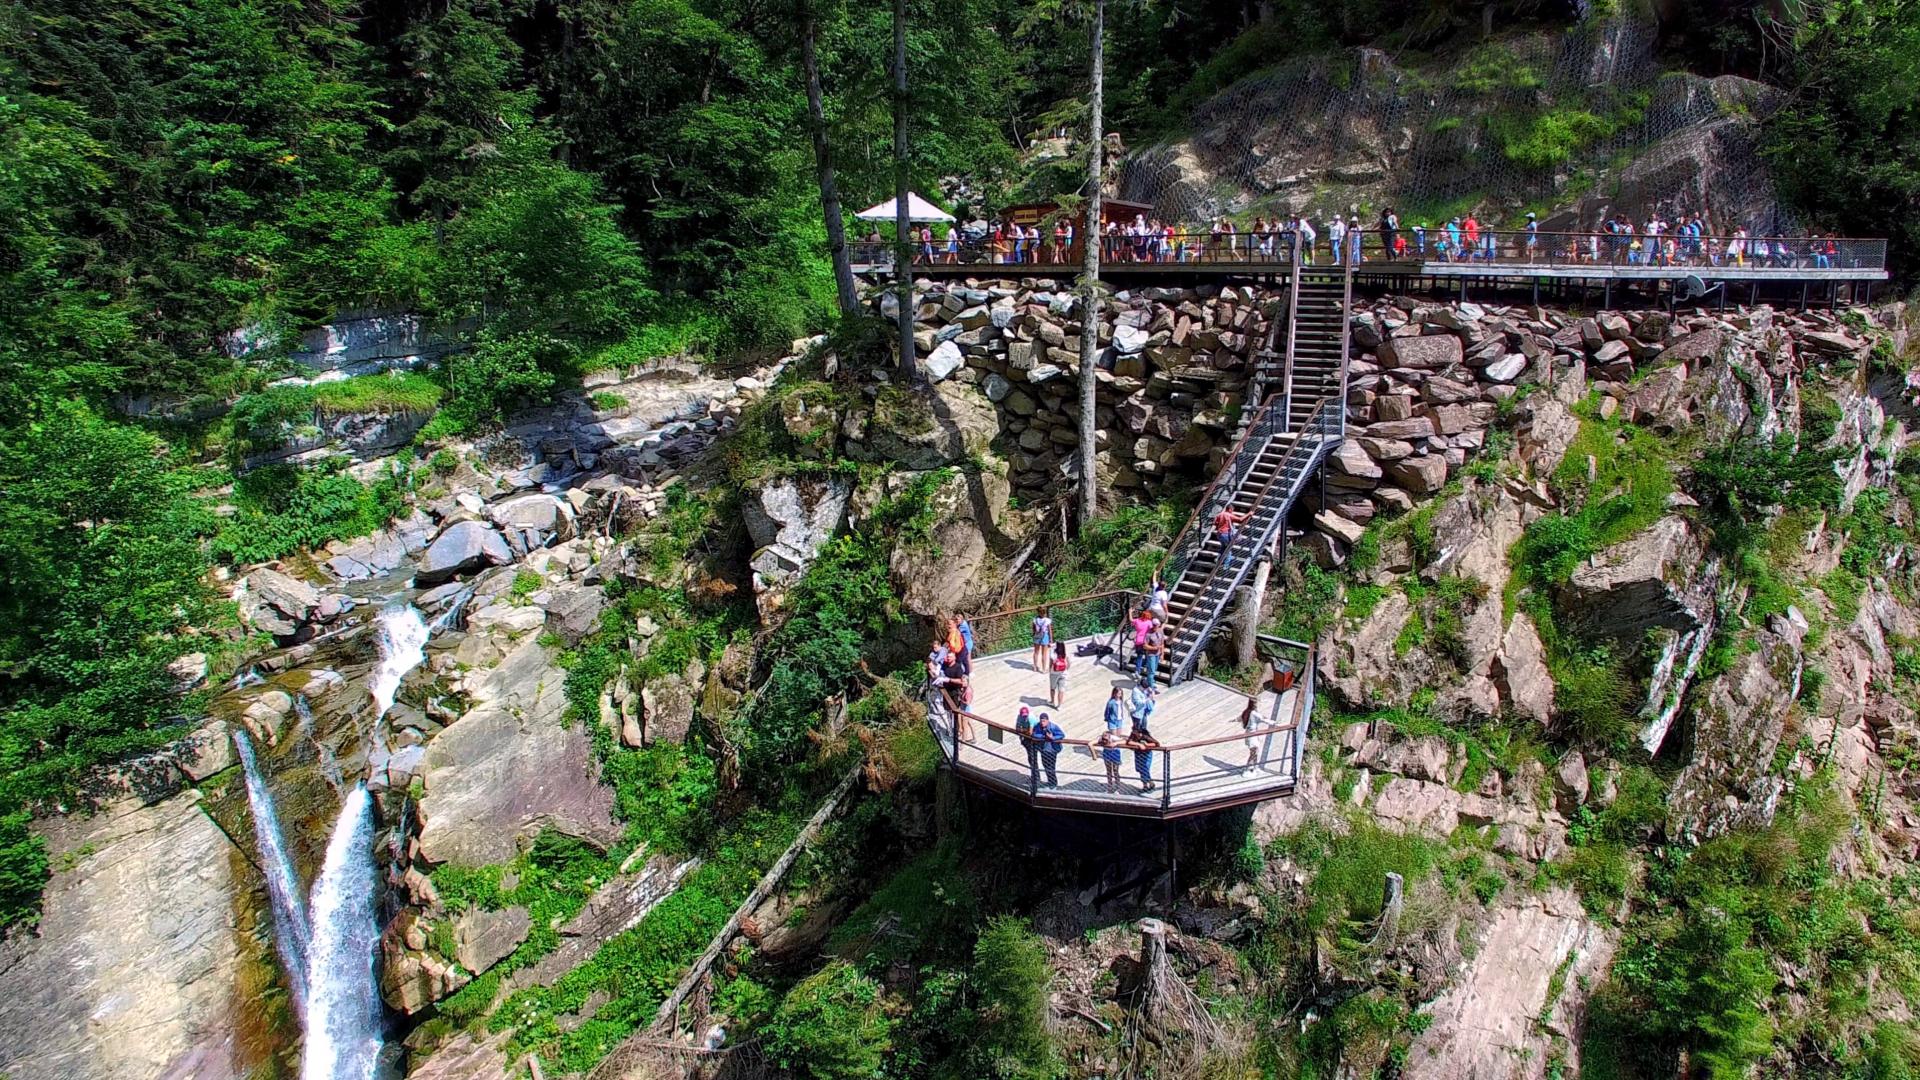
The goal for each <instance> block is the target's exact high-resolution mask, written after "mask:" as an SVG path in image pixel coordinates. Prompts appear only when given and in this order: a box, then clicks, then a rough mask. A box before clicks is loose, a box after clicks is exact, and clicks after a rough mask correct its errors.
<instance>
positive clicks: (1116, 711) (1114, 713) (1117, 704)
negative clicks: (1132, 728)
mask: <svg viewBox="0 0 1920 1080" xmlns="http://www.w3.org/2000/svg"><path fill="white" fill-rule="evenodd" d="M1125 694H1126V691H1125V690H1123V689H1121V688H1120V687H1118V686H1116V687H1114V688H1113V693H1112V694H1111V695H1109V696H1108V697H1107V714H1106V721H1107V730H1108V731H1112V732H1116V733H1117V732H1118V731H1119V730H1120V726H1121V721H1122V720H1124V719H1126V716H1127V702H1126V698H1125V696H1124V695H1125Z"/></svg>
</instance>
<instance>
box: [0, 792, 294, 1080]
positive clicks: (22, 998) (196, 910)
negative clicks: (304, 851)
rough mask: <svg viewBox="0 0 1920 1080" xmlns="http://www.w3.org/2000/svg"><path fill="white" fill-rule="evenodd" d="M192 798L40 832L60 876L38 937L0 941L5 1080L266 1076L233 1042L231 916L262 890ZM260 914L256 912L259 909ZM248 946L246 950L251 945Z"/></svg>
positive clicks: (237, 1002) (119, 808)
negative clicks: (253, 894) (253, 893)
mask: <svg viewBox="0 0 1920 1080" xmlns="http://www.w3.org/2000/svg"><path fill="white" fill-rule="evenodd" d="M200 799H201V795H200V792H199V791H197V790H194V789H188V790H187V791H185V792H183V793H181V794H179V795H175V796H173V797H172V798H169V799H166V800H164V801H162V802H158V803H155V804H153V805H151V806H148V805H143V804H142V803H141V802H140V801H139V800H127V801H125V802H119V803H114V804H112V805H109V806H107V807H105V808H103V809H101V810H99V811H97V812H95V813H94V814H92V815H91V816H80V815H75V816H71V817H64V816H63V817H57V818H52V819H49V820H48V821H46V822H44V823H42V824H41V825H39V826H36V828H37V829H39V830H40V831H41V833H42V835H43V836H44V837H45V839H46V841H47V847H48V854H49V855H50V856H52V860H53V866H54V867H55V870H54V873H53V876H52V878H51V879H50V880H49V881H48V883H47V889H46V894H45V899H44V902H43V906H42V909H41V916H40V925H39V927H38V932H37V933H31V934H29V933H16V934H13V935H11V936H10V937H9V938H8V939H7V940H6V941H5V942H4V943H0V1074H3V1075H6V1076H8V1077H13V1078H15V1080H125V1078H128V1077H197V1078H204V1080H239V1078H240V1077H243V1076H251V1075H255V1070H256V1068H257V1069H271V1066H270V1065H269V1064H268V1063H267V1062H266V1061H265V1060H264V1059H262V1058H260V1057H259V1056H258V1051H254V1050H249V1049H248V1048H246V1047H245V1046H244V1045H242V1044H241V1043H238V1042H236V1040H235V1039H234V1035H233V1033H234V1031H235V1030H237V1029H239V1028H240V1027H241V1026H242V1025H244V1024H245V1023H247V1022H248V1021H247V1017H246V1016H245V1015H243V1013H242V1008H241V1002H242V1000H243V999H242V997H241V996H240V995H238V994H237V993H236V987H237V986H239V985H240V982H239V980H240V979H241V972H242V968H243V966H244V965H245V964H246V963H247V961H245V959H244V957H243V949H242V939H241V932H240V931H239V930H237V929H236V928H235V925H234V912H235V910H236V908H237V907H238V906H239V905H241V904H243V903H244V902H245V901H244V899H243V898H244V897H245V896H247V895H248V894H249V893H251V892H252V891H253V890H255V889H258V888H260V885H259V882H258V878H253V879H252V880H248V879H247V878H246V877H242V876H240V875H242V874H244V873H247V861H246V859H244V858H242V857H240V856H239V855H237V854H236V853H235V851H234V847H233V842H232V841H231V840H230V839H229V838H228V837H227V836H225V835H223V834H222V833H221V831H220V829H219V827H218V826H216V825H215V824H214V821H213V819H212V818H211V817H210V816H208V815H207V814H206V813H205V812H204V811H203V810H202V809H201V807H200V805H199V803H200ZM259 917H261V918H264V917H265V915H264V913H261V914H260V916H259ZM249 948H251V946H249Z"/></svg>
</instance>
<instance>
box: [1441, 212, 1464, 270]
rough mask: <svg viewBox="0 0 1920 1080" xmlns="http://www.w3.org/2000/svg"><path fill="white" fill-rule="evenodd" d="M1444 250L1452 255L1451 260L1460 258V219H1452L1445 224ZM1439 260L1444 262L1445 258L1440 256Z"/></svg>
mask: <svg viewBox="0 0 1920 1080" xmlns="http://www.w3.org/2000/svg"><path fill="white" fill-rule="evenodd" d="M1446 250H1447V251H1448V252H1451V253H1452V258H1453V259H1458V258H1459V257H1460V252H1461V251H1462V248H1461V247H1460V219H1459V218H1454V219H1452V220H1451V221H1448V222H1447V248H1446ZM1441 258H1442V259H1443V260H1446V259H1447V256H1446V255H1442V256H1441Z"/></svg>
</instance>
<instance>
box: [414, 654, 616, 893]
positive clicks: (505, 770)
mask: <svg viewBox="0 0 1920 1080" xmlns="http://www.w3.org/2000/svg"><path fill="white" fill-rule="evenodd" d="M555 661H556V654H555V653H554V652H553V650H551V649H549V648H547V647H546V646H545V645H542V644H541V643H540V640H539V638H537V637H528V638H524V639H522V640H521V642H520V644H518V645H517V646H515V647H514V648H513V650H512V651H511V652H509V653H507V654H506V656H505V657H504V658H503V659H502V660H501V661H500V663H499V665H498V666H497V667H495V668H493V669H492V670H490V671H486V672H481V673H474V674H471V675H470V676H469V677H468V678H467V679H466V680H465V681H464V683H463V687H464V689H465V690H466V693H467V698H468V700H469V702H470V703H471V708H470V709H469V710H468V712H467V713H466V714H465V715H463V716H461V717H460V719H459V720H457V721H456V722H454V723H453V724H452V725H451V726H449V727H448V728H447V729H446V730H445V731H442V732H440V733H439V734H438V735H436V736H434V738H433V741H432V742H430V743H428V744H427V755H426V760H425V762H424V764H423V766H422V775H423V777H424V779H425V781H426V794H425V796H424V797H423V798H422V799H421V801H420V817H421V819H422V821H423V825H422V827H421V830H420V853H421V855H422V857H424V858H425V859H426V860H427V861H428V862H431V863H443V862H451V863H454V864H456V865H460V866H484V865H487V864H489V863H497V862H504V861H505V860H507V859H510V858H512V857H513V856H514V854H515V853H516V852H517V851H518V850H519V849H520V847H521V846H522V845H524V844H526V843H530V842H531V841H532V839H533V837H534V835H535V834H537V833H538V832H539V831H540V830H541V829H543V828H552V829H557V830H559V831H561V832H563V833H566V834H568V835H570V836H578V837H581V838H582V839H585V840H587V841H589V842H590V843H593V844H596V845H600V846H605V845H606V844H609V843H611V842H612V841H613V840H615V839H616V838H618V836H619V834H620V830H619V827H618V826H617V825H615V824H614V822H613V794H612V792H611V790H610V789H609V788H607V787H606V785H604V784H602V783H600V780H599V767H598V765H597V764H596V758H595V756H594V751H593V739H592V736H591V735H590V733H589V731H588V727H589V725H587V724H579V723H575V724H569V723H565V722H564V721H563V719H562V717H563V714H564V713H565V711H566V705H567V699H566V692H565V687H566V681H567V674H566V672H565V671H564V670H562V669H561V668H560V666H559V665H558V664H557V663H556V662H555Z"/></svg>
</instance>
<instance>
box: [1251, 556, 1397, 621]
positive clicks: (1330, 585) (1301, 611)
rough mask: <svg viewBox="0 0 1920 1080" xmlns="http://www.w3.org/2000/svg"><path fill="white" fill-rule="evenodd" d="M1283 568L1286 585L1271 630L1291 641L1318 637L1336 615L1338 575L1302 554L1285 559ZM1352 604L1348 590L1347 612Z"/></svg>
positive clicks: (1352, 599) (1351, 594) (1350, 609)
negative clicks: (1285, 563) (1285, 562)
mask: <svg viewBox="0 0 1920 1080" xmlns="http://www.w3.org/2000/svg"><path fill="white" fill-rule="evenodd" d="M1283 572H1284V573H1285V574H1286V577H1285V578H1284V579H1283V580H1284V581H1285V582H1286V585H1285V588H1284V591H1282V592H1281V594H1280V612H1279V616H1278V618H1277V619H1276V620H1275V623H1274V625H1273V627H1272V632H1273V633H1275V634H1278V635H1280V636H1281V637H1286V638H1292V639H1293V640H1295V641H1318V640H1319V639H1320V635H1321V634H1322V633H1324V632H1325V631H1326V630H1327V628H1328V627H1330V626H1332V625H1333V624H1334V621H1335V620H1337V619H1338V618H1339V617H1340V614H1341V608H1340V606H1339V599H1340V579H1339V578H1338V577H1336V576H1334V575H1333V574H1332V573H1330V572H1328V571H1326V570H1322V569H1321V568H1320V567H1318V566H1316V565H1314V563H1313V562H1312V561H1311V560H1309V559H1308V558H1306V556H1305V555H1304V554H1296V555H1294V556H1293V557H1292V558H1290V559H1288V561H1287V565H1286V567H1285V568H1284V571H1283ZM1378 599H1379V597H1377V596H1376V597H1374V600H1375V601H1377V600H1378ZM1354 605H1355V600H1354V594H1353V592H1352V591H1349V593H1348V600H1347V612H1348V614H1353V610H1354ZM1366 606H1367V607H1368V608H1369V609H1370V608H1371V605H1366Z"/></svg>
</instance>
